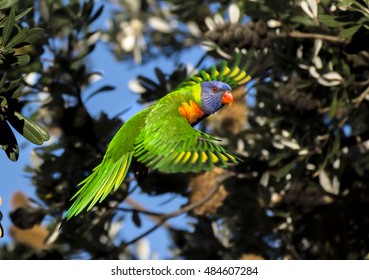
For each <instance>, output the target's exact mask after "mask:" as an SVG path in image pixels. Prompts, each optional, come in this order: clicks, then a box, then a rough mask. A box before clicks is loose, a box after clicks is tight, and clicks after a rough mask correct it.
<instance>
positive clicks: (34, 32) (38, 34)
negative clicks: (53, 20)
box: [26, 28, 45, 44]
mask: <svg viewBox="0 0 369 280" xmlns="http://www.w3.org/2000/svg"><path fill="white" fill-rule="evenodd" d="M44 33H45V30H43V29H42V28H31V29H29V30H28V34H27V39H26V42H27V43H30V44H32V43H34V42H36V41H38V40H40V39H41V38H42V36H43V35H44Z"/></svg>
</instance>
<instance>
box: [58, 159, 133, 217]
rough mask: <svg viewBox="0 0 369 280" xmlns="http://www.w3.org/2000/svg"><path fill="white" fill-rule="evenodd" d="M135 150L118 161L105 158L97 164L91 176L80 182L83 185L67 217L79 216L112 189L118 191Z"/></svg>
mask: <svg viewBox="0 0 369 280" xmlns="http://www.w3.org/2000/svg"><path fill="white" fill-rule="evenodd" d="M132 155H133V152H129V153H126V154H125V155H124V156H122V157H121V158H120V159H119V160H117V161H116V162H112V161H111V160H110V159H104V160H103V161H102V162H101V163H100V164H99V165H98V166H96V167H95V168H94V170H93V172H92V174H91V175H90V176H88V177H87V178H86V179H85V180H83V181H82V182H81V183H79V184H78V185H79V186H82V187H81V188H80V189H79V191H78V192H77V193H76V194H75V195H74V196H73V197H72V198H71V200H73V199H75V201H74V203H73V205H72V206H71V207H70V208H69V210H68V211H67V213H66V214H65V217H66V219H67V220H69V219H70V218H71V217H73V216H77V215H78V214H79V213H80V212H81V211H82V210H83V209H85V208H86V207H87V211H88V210H90V209H91V208H92V207H93V206H94V205H95V204H96V203H97V202H99V203H100V202H101V201H103V200H104V199H105V198H106V196H107V195H108V194H109V193H110V192H111V191H112V190H114V191H116V190H117V189H118V188H119V186H120V185H121V184H122V182H123V180H124V178H125V177H126V175H127V172H128V169H129V166H130V165H131V161H132Z"/></svg>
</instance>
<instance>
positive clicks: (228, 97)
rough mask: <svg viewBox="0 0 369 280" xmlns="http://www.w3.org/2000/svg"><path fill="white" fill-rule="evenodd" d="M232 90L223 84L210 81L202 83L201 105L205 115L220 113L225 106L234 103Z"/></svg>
mask: <svg viewBox="0 0 369 280" xmlns="http://www.w3.org/2000/svg"><path fill="white" fill-rule="evenodd" d="M231 90H232V88H231V87H230V86H229V85H228V84H226V83H223V82H219V81H209V82H202V83H201V103H202V110H203V111H204V113H205V114H207V115H210V114H213V113H215V112H216V111H218V110H219V109H220V108H222V107H223V106H224V105H225V104H231V103H232V102H233V95H232V92H231Z"/></svg>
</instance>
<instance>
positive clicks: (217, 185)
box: [121, 172, 233, 249]
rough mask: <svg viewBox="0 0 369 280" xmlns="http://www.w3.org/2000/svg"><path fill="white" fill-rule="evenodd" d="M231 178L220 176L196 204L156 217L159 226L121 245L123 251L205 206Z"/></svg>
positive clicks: (227, 174)
mask: <svg viewBox="0 0 369 280" xmlns="http://www.w3.org/2000/svg"><path fill="white" fill-rule="evenodd" d="M231 176H233V173H232V172H227V173H225V174H223V175H220V176H218V178H217V180H216V182H215V184H214V186H213V188H212V189H211V190H210V192H208V193H207V195H206V196H204V197H203V198H202V199H201V200H199V201H196V202H194V203H191V204H189V205H186V206H184V207H182V208H179V209H178V210H176V211H173V212H170V213H167V214H161V215H158V216H155V218H156V219H157V220H158V222H157V224H156V225H155V226H153V227H151V228H150V229H148V230H147V231H145V232H143V233H142V234H140V235H138V236H137V237H135V238H134V239H132V240H130V241H129V242H126V243H124V244H122V245H121V247H122V249H124V248H125V247H127V246H129V245H131V244H133V243H135V242H137V241H138V240H140V239H141V238H143V237H145V236H146V235H148V234H150V233H151V232H153V231H154V230H156V229H157V228H159V227H160V226H161V225H163V224H164V223H165V222H166V221H167V220H168V219H170V218H173V217H176V216H179V215H181V214H184V213H187V212H190V211H192V210H194V209H195V208H197V207H199V206H201V205H203V204H205V203H206V202H207V201H209V199H210V198H211V197H212V196H213V195H214V194H215V193H216V192H217V191H218V190H219V188H220V186H221V184H222V182H223V181H224V180H226V179H228V178H229V177H231ZM150 213H151V214H154V215H156V214H155V213H152V212H147V214H150Z"/></svg>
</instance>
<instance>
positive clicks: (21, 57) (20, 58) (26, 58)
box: [16, 54, 31, 65]
mask: <svg viewBox="0 0 369 280" xmlns="http://www.w3.org/2000/svg"><path fill="white" fill-rule="evenodd" d="M30 59H31V58H30V56H29V55H28V54H24V55H19V56H17V60H18V61H17V63H16V64H17V65H26V64H28V62H29V60H30Z"/></svg>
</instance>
